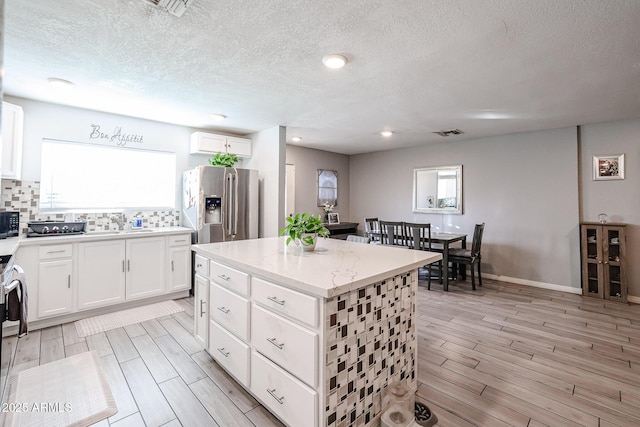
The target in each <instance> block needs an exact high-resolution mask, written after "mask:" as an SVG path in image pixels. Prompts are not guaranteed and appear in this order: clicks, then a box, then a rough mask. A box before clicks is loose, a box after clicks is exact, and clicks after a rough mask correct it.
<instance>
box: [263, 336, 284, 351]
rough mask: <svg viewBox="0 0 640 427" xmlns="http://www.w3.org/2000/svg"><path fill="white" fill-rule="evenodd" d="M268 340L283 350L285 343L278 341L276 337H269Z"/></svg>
mask: <svg viewBox="0 0 640 427" xmlns="http://www.w3.org/2000/svg"><path fill="white" fill-rule="evenodd" d="M267 341H269V342H270V343H271V344H273V345H275V346H276V347H278V348H279V349H280V350H282V349H283V348H284V343H280V344H278V341H277V340H276V339H275V338H267Z"/></svg>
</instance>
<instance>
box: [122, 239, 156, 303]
mask: <svg viewBox="0 0 640 427" xmlns="http://www.w3.org/2000/svg"><path fill="white" fill-rule="evenodd" d="M126 242H127V247H126V254H127V259H126V271H127V286H126V298H127V299H128V300H131V299H140V298H147V297H150V296H154V295H161V294H163V293H164V292H165V274H164V271H165V270H164V268H162V266H163V265H165V264H164V259H165V258H164V254H165V252H164V237H146V238H144V239H128V240H126Z"/></svg>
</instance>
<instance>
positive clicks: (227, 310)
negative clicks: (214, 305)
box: [218, 306, 231, 314]
mask: <svg viewBox="0 0 640 427" xmlns="http://www.w3.org/2000/svg"><path fill="white" fill-rule="evenodd" d="M218 310H220V311H221V312H223V313H224V314H229V312H230V311H231V310H230V309H228V308H227V307H225V306H222V307H218Z"/></svg>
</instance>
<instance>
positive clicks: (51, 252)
mask: <svg viewBox="0 0 640 427" xmlns="http://www.w3.org/2000/svg"><path fill="white" fill-rule="evenodd" d="M62 252H66V250H64V249H60V250H59V251H47V253H48V254H61V253H62Z"/></svg>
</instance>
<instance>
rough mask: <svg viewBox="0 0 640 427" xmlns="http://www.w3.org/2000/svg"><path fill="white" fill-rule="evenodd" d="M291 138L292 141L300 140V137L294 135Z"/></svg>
mask: <svg viewBox="0 0 640 427" xmlns="http://www.w3.org/2000/svg"><path fill="white" fill-rule="evenodd" d="M291 140H292V141H293V142H300V141H302V138H300V137H299V136H294V137H292V138H291Z"/></svg>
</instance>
